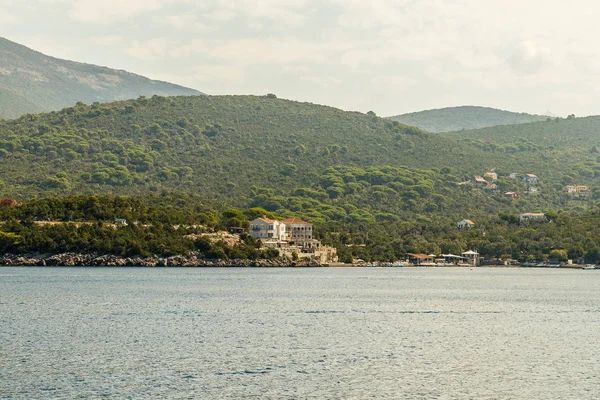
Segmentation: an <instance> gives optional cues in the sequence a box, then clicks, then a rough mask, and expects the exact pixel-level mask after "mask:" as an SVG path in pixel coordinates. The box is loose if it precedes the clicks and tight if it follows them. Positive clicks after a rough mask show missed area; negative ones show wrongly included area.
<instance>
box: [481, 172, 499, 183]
mask: <svg viewBox="0 0 600 400" xmlns="http://www.w3.org/2000/svg"><path fill="white" fill-rule="evenodd" d="M483 176H484V178H489V179H491V180H493V181H495V180H497V179H498V174H497V173H495V172H492V171H490V172H486V173H485V174H484V175H483Z"/></svg>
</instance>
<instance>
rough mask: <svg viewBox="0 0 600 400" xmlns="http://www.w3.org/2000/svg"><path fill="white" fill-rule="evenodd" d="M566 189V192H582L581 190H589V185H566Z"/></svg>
mask: <svg viewBox="0 0 600 400" xmlns="http://www.w3.org/2000/svg"><path fill="white" fill-rule="evenodd" d="M566 190H567V193H582V192H589V191H590V187H589V186H584V185H577V186H567V187H566Z"/></svg>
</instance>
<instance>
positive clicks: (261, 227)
mask: <svg viewBox="0 0 600 400" xmlns="http://www.w3.org/2000/svg"><path fill="white" fill-rule="evenodd" d="M250 236H252V237H253V238H255V239H261V240H265V239H273V240H275V241H284V240H287V233H286V226H285V224H284V223H283V222H281V221H277V220H273V219H269V218H267V217H262V218H257V219H255V220H254V221H252V222H250Z"/></svg>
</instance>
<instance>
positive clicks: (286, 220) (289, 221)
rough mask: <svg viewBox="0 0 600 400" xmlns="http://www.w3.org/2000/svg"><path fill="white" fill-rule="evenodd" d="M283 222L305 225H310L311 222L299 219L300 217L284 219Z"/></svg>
mask: <svg viewBox="0 0 600 400" xmlns="http://www.w3.org/2000/svg"><path fill="white" fill-rule="evenodd" d="M283 223H284V224H305V225H310V222H306V221H302V220H301V219H298V218H288V219H284V220H283Z"/></svg>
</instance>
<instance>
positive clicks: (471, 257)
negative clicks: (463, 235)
mask: <svg viewBox="0 0 600 400" xmlns="http://www.w3.org/2000/svg"><path fill="white" fill-rule="evenodd" d="M461 255H462V256H463V257H464V258H465V259H466V261H467V264H469V265H472V266H474V267H476V266H477V265H478V264H479V253H478V252H476V251H473V250H469V251H465V252H464V253H461Z"/></svg>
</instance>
